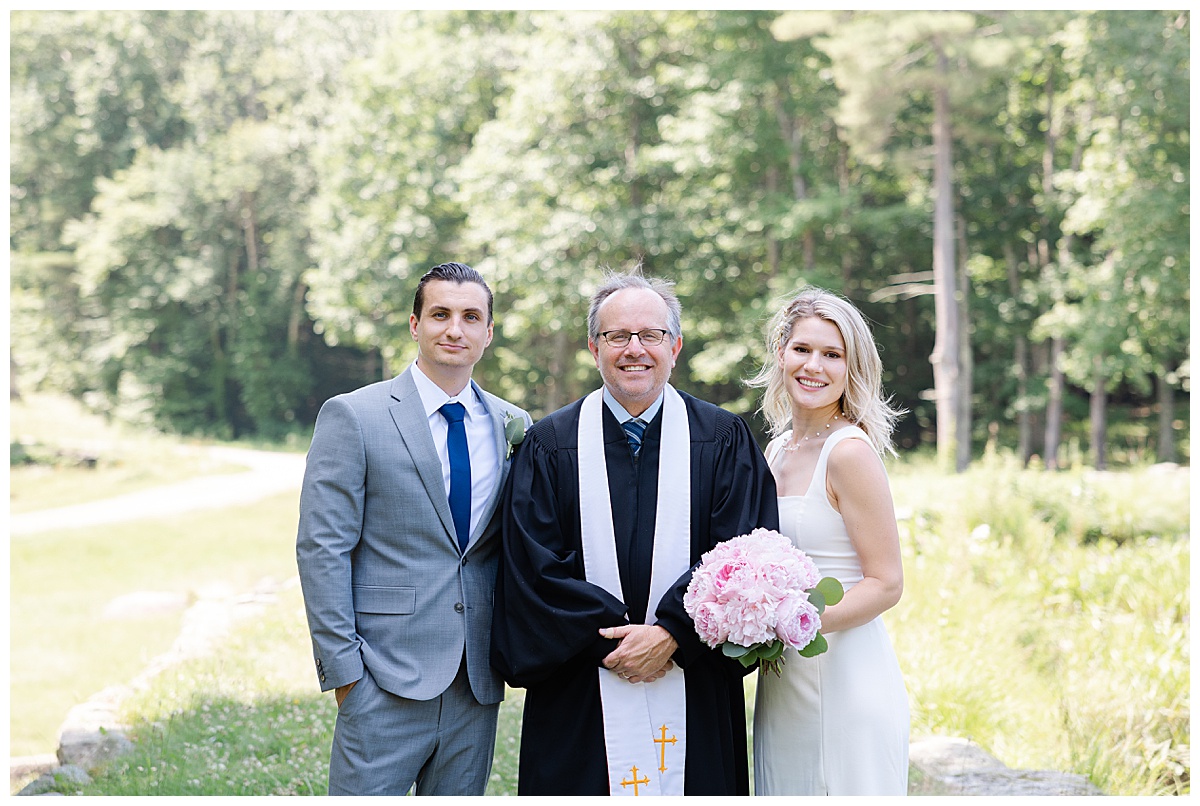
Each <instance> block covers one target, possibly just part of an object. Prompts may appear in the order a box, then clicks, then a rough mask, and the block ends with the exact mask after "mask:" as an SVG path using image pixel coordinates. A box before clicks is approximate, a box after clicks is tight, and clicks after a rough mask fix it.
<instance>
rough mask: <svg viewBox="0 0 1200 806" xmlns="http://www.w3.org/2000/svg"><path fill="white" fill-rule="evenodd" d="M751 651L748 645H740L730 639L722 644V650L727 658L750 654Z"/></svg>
mask: <svg viewBox="0 0 1200 806" xmlns="http://www.w3.org/2000/svg"><path fill="white" fill-rule="evenodd" d="M750 651H751V648H750V647H748V646H738V645H737V644H731V643H729V642H728V641H726V642H725V643H723V644H721V652H722V653H724V655H725V657H727V658H741V657H744V656H746V655H747V654H749V653H750Z"/></svg>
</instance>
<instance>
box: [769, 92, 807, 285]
mask: <svg viewBox="0 0 1200 806" xmlns="http://www.w3.org/2000/svg"><path fill="white" fill-rule="evenodd" d="M775 90H776V93H775V117H776V119H777V120H778V121H779V131H780V133H781V134H782V135H783V141H784V142H785V143H787V147H788V172H789V173H790V174H791V176H792V198H793V199H795V200H796V201H804V200H806V199H807V198H808V183H807V182H805V181H804V171H803V170H802V167H803V164H804V162H803V148H802V146H803V143H804V127H803V126H802V125H800V122H799V121H797V120H796V119H795V118H794V117H792V116H791V115H789V114H788V112H787V110H786V109H785V107H784V103H783V99H784V98H785V97H789V95H790V93H789V90H788V88H787V87H786V86H785V85H784V82H783V81H782V80H779V81H776V82H775ZM800 238H801V249H802V253H803V264H804V271H805V273H808V272H811V271H812V270H813V268H814V267H815V266H816V263H817V259H816V241H815V239H814V237H813V232H812V227H811V226H807V227H805V228H804V233H803V234H802V235H801V236H800Z"/></svg>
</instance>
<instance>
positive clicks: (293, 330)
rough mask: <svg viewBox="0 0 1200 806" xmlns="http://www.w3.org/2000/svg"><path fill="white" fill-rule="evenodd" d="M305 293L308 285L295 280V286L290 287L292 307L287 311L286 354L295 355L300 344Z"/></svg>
mask: <svg viewBox="0 0 1200 806" xmlns="http://www.w3.org/2000/svg"><path fill="white" fill-rule="evenodd" d="M307 294H308V285H307V284H306V283H305V282H304V281H303V280H297V281H296V287H295V288H293V289H292V309H291V311H289V312H288V329H287V351H288V355H295V354H296V351H297V349H298V348H299V345H300V326H301V325H302V324H303V323H304V298H305V296H307Z"/></svg>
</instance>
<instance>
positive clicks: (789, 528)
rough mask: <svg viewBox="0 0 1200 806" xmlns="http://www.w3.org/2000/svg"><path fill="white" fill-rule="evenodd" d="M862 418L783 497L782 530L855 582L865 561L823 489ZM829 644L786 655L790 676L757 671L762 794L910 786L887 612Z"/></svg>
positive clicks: (894, 791) (900, 686)
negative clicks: (813, 652)
mask: <svg viewBox="0 0 1200 806" xmlns="http://www.w3.org/2000/svg"><path fill="white" fill-rule="evenodd" d="M856 437H857V438H860V439H867V435H866V434H865V433H864V432H863V431H862V430H861V429H859V428H857V427H850V428H843V429H841V430H838V431H835V432H834V433H833V434H831V435H830V436H829V438H828V439H827V440H826V441H825V445H824V446H823V447H822V448H821V456H820V458H819V459H818V460H817V467H816V470H815V471H814V472H813V479H812V483H811V484H810V485H809V488H808V493H807V494H805V495H802V496H800V495H789V496H781V497H780V499H779V523H780V531H781V532H782V533H783V534H785V535H787V536H788V537H789V538H791V540H792V542H793V543H795V544H796V546H797V547H798V548H799V549H800V550H801V551H803V552H804V553H805V554H807V555H808V556H809V557H810V558H811V559H812V561H813V562H814V563H816V565H817V568H818V569H819V570H820V572H821V576H823V577H826V576H832V577H836V578H837V579H838V581H840V582H841V583H842V586H843V587H844V588H845V589H846V590H849V589H850V588H851V587H853V586H854V584H855V583H857V582H860V581H862V578H863V575H862V568H861V566H860V564H859V561H858V555H857V554H856V553H855V551H854V548H853V546H852V545H851V543H850V537H849V535H848V534H847V533H846V524H845V522H844V521H843V520H842V516H841V514H840V513H839V512H838V511H837V510H835V509H834V508H833V507H832V506H831V505H830V503H829V497H828V495H827V494H826V492H825V468H826V465H827V464H828V461H829V454H830V452H831V451H832V450H833V447H834V446H835V445H837V444H838V443H839V442H841V441H842V440H843V439H853V438H856ZM826 638H827V639H828V641H829V649H828V650H827V651H826V652H825V653H824V654H821V655H818V656H817V657H815V658H802V657H800V656H799V655H797V654H796V651H795V650H794V649H788V650H787V651H786V653H785V655H784V664H783V668H782V676H781V677H776V676H775V674H774V673H772V672H761V671H760V672H759V676H758V693H757V698H756V700H755V705H754V792H755V794H756V795H904V794H907V792H908V731H909V712H908V692H907V691H906V690H905V688H904V678H903V677H902V676H901V674H900V667H899V665H898V664H897V663H896V655H895V653H894V652H893V651H892V643H891V640H890V639H889V638H888V634H887V630H886V629H885V628H884V626H883V621H882V619H881V618H879V617H876V618H875V619H873V620H872V621H870V622H868V623H866V624H863V625H862V626H859V627H855V628H853V629H849V630H843V631H840V632H834V633H831V634H829V635H827V636H826Z"/></svg>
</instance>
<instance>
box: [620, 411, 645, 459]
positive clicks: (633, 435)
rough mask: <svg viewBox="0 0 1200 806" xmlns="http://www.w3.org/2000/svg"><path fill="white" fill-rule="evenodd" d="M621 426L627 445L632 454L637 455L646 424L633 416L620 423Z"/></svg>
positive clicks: (640, 447)
mask: <svg viewBox="0 0 1200 806" xmlns="http://www.w3.org/2000/svg"><path fill="white" fill-rule="evenodd" d="M621 427H622V428H624V429H625V436H626V438H627V439H628V440H629V447H630V448H631V449H632V450H633V455H634V456H637V455H638V451H640V450H641V449H642V437H643V436H644V435H645V434H646V424H645V423H644V422H642V421H641V420H639V419H638V418H636V417H634V418H633V419H632V420H626V421H625V422H623V423H621Z"/></svg>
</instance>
